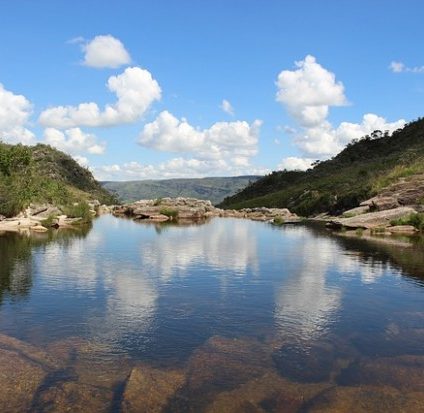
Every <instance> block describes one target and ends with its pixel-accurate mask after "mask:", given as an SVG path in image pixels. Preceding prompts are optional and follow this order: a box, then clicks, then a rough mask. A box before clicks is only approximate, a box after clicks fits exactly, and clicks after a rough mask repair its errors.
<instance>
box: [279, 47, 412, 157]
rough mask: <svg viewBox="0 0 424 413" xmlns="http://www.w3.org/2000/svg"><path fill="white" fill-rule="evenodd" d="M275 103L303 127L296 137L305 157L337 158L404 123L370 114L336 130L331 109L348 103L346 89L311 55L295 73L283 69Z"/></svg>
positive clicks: (300, 62)
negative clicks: (360, 141) (363, 139)
mask: <svg viewBox="0 0 424 413" xmlns="http://www.w3.org/2000/svg"><path fill="white" fill-rule="evenodd" d="M276 100H277V101H278V102H280V103H282V104H283V105H284V107H285V108H286V109H287V111H288V113H289V114H290V115H291V116H292V117H293V118H294V119H295V120H296V121H297V123H298V125H299V126H300V130H299V131H296V132H295V134H294V137H295V143H296V144H297V146H298V147H299V149H300V150H301V151H302V152H303V153H304V154H305V155H306V156H305V158H308V157H312V156H313V157H319V158H322V157H328V156H332V155H335V154H337V153H338V152H340V151H341V150H342V149H343V148H344V146H345V145H346V144H347V143H348V142H350V141H351V140H352V139H355V138H360V137H362V136H364V135H366V134H369V133H371V132H373V131H374V130H376V129H380V130H382V131H386V130H387V131H389V132H390V133H391V132H393V130H395V129H398V128H400V127H402V126H403V125H404V124H405V121H404V120H403V119H401V120H398V121H396V122H387V121H386V119H384V118H383V117H381V116H377V115H375V114H372V113H369V114H366V115H364V117H363V119H362V122H361V123H350V122H342V123H341V124H340V125H339V126H337V127H334V126H333V125H332V124H331V123H330V122H329V121H328V119H327V117H328V115H329V111H330V107H332V106H336V107H337V106H344V105H346V104H347V103H348V100H347V98H346V96H345V93H344V86H343V84H342V83H341V82H339V81H337V80H336V76H335V75H334V73H332V72H330V71H329V70H327V69H325V68H324V67H322V66H321V65H320V64H319V63H318V62H317V61H316V59H315V57H313V56H310V55H308V56H306V57H305V59H304V60H302V61H299V62H296V69H295V70H283V71H282V72H281V73H280V74H279V76H278V80H277V94H276ZM291 162H293V161H291Z"/></svg>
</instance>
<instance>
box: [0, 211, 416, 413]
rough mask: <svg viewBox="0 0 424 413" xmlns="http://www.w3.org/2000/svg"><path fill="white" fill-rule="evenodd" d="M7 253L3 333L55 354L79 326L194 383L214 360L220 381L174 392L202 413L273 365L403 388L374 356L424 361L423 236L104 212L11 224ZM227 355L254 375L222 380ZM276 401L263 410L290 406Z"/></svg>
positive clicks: (3, 242)
mask: <svg viewBox="0 0 424 413" xmlns="http://www.w3.org/2000/svg"><path fill="white" fill-rule="evenodd" d="M0 262H1V266H0V332H1V333H3V334H5V335H8V336H12V337H16V338H18V339H20V340H23V341H25V342H28V343H31V344H33V345H35V346H37V347H39V348H42V349H46V350H47V351H49V349H50V348H55V347H54V346H55V343H66V342H67V340H68V341H72V340H75V337H78V338H80V339H81V340H83V341H84V342H86V343H90V346H91V348H96V354H95V356H96V358H97V359H98V360H99V361H100V362H103V363H106V362H108V361H110V360H126V362H129V364H136V363H138V362H142V363H145V364H148V365H149V366H154V367H155V368H158V369H165V370H166V369H169V368H172V369H186V370H184V371H188V373H187V377H188V379H187V383H193V381H195V378H193V377H191V378H190V374H191V375H192V376H193V374H194V377H197V376H196V374H199V370H202V369H205V371H206V370H207V373H205V374H206V375H208V377H212V378H211V382H210V383H209V382H207V384H206V387H204V388H203V387H202V386H200V389H203V390H201V392H200V393H199V392H197V393H196V391H195V389H196V388H198V387H196V386H194V387H193V386H192V385H189V384H186V385H185V387H183V388H182V390H181V391H180V393H181V395H180V396H181V397H180V399H184V400H185V401H184V403H182V402H181V400H179V393H178V392H177V393H176V395H174V396H173V398H171V399H170V401H169V402H168V405H167V406H168V407H166V408H167V409H168V411H201V410H202V409H206V404H201V403H200V404H199V403H198V402H196V400H198V399H199V398H202V399H205V400H206V401H208V403H209V402H210V403H212V402H213V400H217V399H216V398H217V397H218V396H219V395H221V396H219V397H221V398H222V397H224V396H222V392H223V391H229V390H232V391H234V389H239V388H240V386H241V385H246V386H247V385H248V383H249V382H250V380H252V379H253V378H254V377H259V376H261V377H262V375H263V374H266V373H269V374H271V373H272V374H274V373H275V374H277V376H278V377H281V378H283V379H284V380H286V379H287V380H289V381H290V383H302V384H305V383H331V385H332V386H334V385H336V386H337V387H342V386H357V385H360V384H362V385H390V386H392V387H393V388H394V389H403V390H405V388H408V386H410V384H408V383H407V381H405V379H402V378H400V379H398V381H397V382H396V383H393V382H390V380H389V378H388V377H390V376H393V374H394V373H393V371H389V372H388V371H386V370H384V371H381V372H379V371H378V366H380V365H387V358H390V360H392V361H393V363H394V365H396V363H397V362H399V363H401V364H402V363H403V364H402V366H401V367H402V368H404V359H402V357H405V356H408V357H415V358H414V359H413V360H412V361H411V362H410V363H409V365H410V366H411V367H410V368H411V371H410V372H409V373H408V372H407V375H408V374H412V375H413V374H418V375H419V374H420V372H419V371H418V372H417V371H416V370H417V369H419V370H420V369H421V370H422V364H420V363H422V362H423V361H424V358H422V357H424V289H423V288H424V245H423V244H422V241H420V240H419V239H416V240H415V241H414V242H413V243H411V242H410V241H407V240H401V243H400V244H399V243H397V244H393V243H388V242H387V243H381V242H375V241H372V240H371V241H370V240H365V239H357V238H349V237H345V236H334V235H331V234H330V233H328V232H326V231H325V230H323V229H322V228H314V227H309V226H285V227H282V228H276V227H272V226H271V225H269V224H264V223H259V222H252V221H247V220H235V219H215V220H212V221H209V222H207V223H204V224H198V225H196V224H193V225H188V226H170V225H162V226H160V225H156V226H155V225H147V224H137V223H135V222H133V221H130V220H124V219H117V218H114V217H111V216H103V217H101V218H99V219H97V220H95V221H94V223H93V226H92V228H86V229H83V230H80V231H68V232H65V231H63V232H54V233H51V234H40V235H36V236H34V237H32V238H28V237H25V236H20V235H17V234H4V235H3V236H0ZM234 339H236V340H239V341H234ZM234 343H238V344H237V345H236V346H234ZM244 346H247V347H246V349H247V350H245V351H246V352H247V353H246V354H247V355H246V354H245V353H243V354H245V357H246V358H247V360H250V362H251V361H252V360H256V359H255V358H256V357H257V356H258V354H263V355H264V356H263V358H259V361H255V363H256V364H255V366H253V367H252V366H250V367H249V362H246V360H245V359H243V358H240V357H241V356H240V353H239V351H240V349H241V348H243V349H244V348H245V347H244ZM252 346H253V347H252ZM255 346H256V347H255ZM258 346H259V347H258ZM248 349H250V350H248ZM243 351H244V350H243ZM249 351H250V353H249ZM216 354H220V356H219V357H218V356H216ZM222 354H225V357H224V358H222ZM265 355H266V356H265ZM233 356H234V357H233ZM268 356H269V357H268ZM202 357H203V358H202ZM214 357H215V358H216V357H217V362H216V365H212V366H211V365H210V364H208V363H210V360H211V359H213V358H214ZM243 357H244V356H243ZM261 357H262V356H261ZM199 360H200V361H199ZM205 360H209V361H207V362H205ZM227 363H228V365H230V366H233V367H234V365H236V364H237V363H240V364H243V365H244V366H245V368H246V369H247V371H248V372H250V373H252V374H250V373H246V371H244V370H243V371H241V370H240V369H238V367H237V368H236V367H234V368H233V370H231V371H229V373H228V375H229V376H231V377H232V380H233V381H231V380H230V381H228V377H227V378H226V379H223V378H222V377H221V375H220V374H221V373H222V369H224V370H225V368H226V367H225V366H226V364H227ZM234 363H235V364H234ZM361 363H362V364H361ZM363 363H371V366H374V367H369V366H368V365H366V366H365V367H364V365H363ZM372 363H374V364H372ZM187 366H188V367H187ZM367 366H368V367H367ZM228 368H230V367H228ZM367 368H368V369H370V368H371V369H372V371H374V372H376V375H377V378H376V379H375V380H374V381H372V380H371V382H370V380H369V379H367V378H366V377H368V376H369V374H368V375H367V374H366V372H367V371H368V370H367ZM187 369H188V370H187ZM208 369H209V370H208ZM255 369H256V370H257V369H259V370H258V371H259V372H257V371H256V370H255ZM421 370H420V371H421ZM190 371H191V373H190ZM217 371H219V373H217ZM255 372H256V373H255ZM106 373H107V372H106ZM215 374H216V377H215V376H214V375H215ZM235 376H239V378H240V379H237V380H235V382H234V379H235ZM400 376H401V377H404V376H405V371H404V370H402V374H400ZM202 377H203V376H202ZM414 377H418V378H419V377H421V376H414ZM387 380H389V382H387ZM392 381H393V380H392ZM211 383H212V384H211ZM217 383H219V385H217ZM234 383H235V384H234ZM273 383H275V379H274V380H273ZM190 386H191V387H190ZM299 386H300V384H299ZM302 389H303V388H300V390H299V391H300V392H302V391H305V392H306V390H305V389H304V390H302ZM410 390H411V391H415V392H417V390H419V391H420V392H421V391H422V390H424V389H421V388H418V389H417V388H415V387H414V386H412V387H411V389H410ZM308 391H309V390H308ZM277 393H278V392H277ZM277 393H275V392H274V393H273V394H277ZM205 394H207V395H210V396H208V397H209V399H208V397H204V395H205ZM420 394H421V393H420ZM234 397H235V396H234ZM234 397H233V399H234ZM239 397H243V396H239ZM267 397H268V399H269V398H270V397H271V396H267ZM273 397H274V396H272V397H271V399H272V398H273ZM275 397H276V398H277V396H275ZM278 397H280V399H281V397H282V396H281V395H280V396H278ZM414 397H415V396H414ZM268 399H267V400H268ZM319 402H320V403H322V401H319ZM204 403H206V402H204ZM223 403H225V402H223ZM275 403H277V401H273V403H271V404H270V405H269V406H271V407H269V409H268V408H267V409H268V410H266V409H265V407H266V406H265V407H263V406H262V407H261V408H264V409H265V410H264V411H284V410H275V408H274V407H275V406H277V404H278V403H277V404H275ZM118 404H119V403H118ZM265 404H266V403H265ZM116 406H117V405H115V407H114V409H115V410H117V411H119V409H120V408H119V407H116ZM272 406H274V407H272ZM296 406H297V405H296ZM299 406H300V405H299ZM299 406H297V407H296V409H297V408H299V409H301V410H299V411H309V410H307V409H308V408H309V407H307V406H306V407H305V406H303V407H302V406H300V407H299ZM272 409H274V410H272ZM302 409H303V410H302ZM305 409H306V410H305ZM218 411H219V410H218ZM229 411H230V410H229ZM234 411H244V410H241V408H240V407H239V408H237V409H236V410H234ZM246 411H248V410H246ZM255 411H256V410H255ZM258 411H259V410H258ZM287 411H298V410H293V409H292V410H287ZM311 411H313V410H311ZM335 411H336V410H335ZM337 411H338V410H337ZM340 411H342V410H340Z"/></svg>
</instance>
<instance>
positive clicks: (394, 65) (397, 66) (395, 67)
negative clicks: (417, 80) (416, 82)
mask: <svg viewBox="0 0 424 413" xmlns="http://www.w3.org/2000/svg"><path fill="white" fill-rule="evenodd" d="M389 69H390V70H391V71H392V72H393V73H402V72H409V73H424V66H414V67H408V66H406V65H405V63H403V62H397V61H393V62H391V63H390V65H389Z"/></svg>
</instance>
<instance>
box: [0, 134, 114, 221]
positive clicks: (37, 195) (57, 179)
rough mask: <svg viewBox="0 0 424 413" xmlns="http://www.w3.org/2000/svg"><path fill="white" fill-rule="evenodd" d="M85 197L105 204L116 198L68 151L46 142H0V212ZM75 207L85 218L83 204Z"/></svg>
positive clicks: (13, 212)
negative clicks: (64, 151) (77, 207)
mask: <svg viewBox="0 0 424 413" xmlns="http://www.w3.org/2000/svg"><path fill="white" fill-rule="evenodd" d="M89 199H98V200H99V201H100V202H101V203H106V204H112V203H116V202H117V201H116V199H115V198H114V197H113V196H112V195H111V194H110V193H108V192H107V191H106V190H105V189H103V188H102V187H101V185H100V184H99V183H98V182H97V181H96V180H95V179H94V177H93V175H92V174H91V172H90V171H88V170H87V169H85V168H82V167H81V166H80V165H78V163H77V162H76V161H75V160H74V159H72V158H71V157H70V156H69V155H66V154H64V153H63V152H60V151H58V150H56V149H53V148H51V147H49V146H47V145H41V144H38V145H36V146H34V147H29V146H24V145H8V144H5V143H1V142H0V214H1V215H5V216H7V217H13V216H16V215H17V214H18V213H19V212H21V211H23V210H24V209H25V208H27V207H28V206H29V205H30V204H31V203H47V204H50V205H55V206H60V205H65V206H66V207H67V208H70V206H72V204H73V203H75V202H79V203H81V202H80V201H81V200H84V201H88V200H89ZM79 208H80V209H79V213H81V214H82V216H83V218H84V219H85V220H88V214H87V212H86V207H85V206H83V207H79ZM70 211H71V212H72V208H71V209H70ZM72 213H73V212H72Z"/></svg>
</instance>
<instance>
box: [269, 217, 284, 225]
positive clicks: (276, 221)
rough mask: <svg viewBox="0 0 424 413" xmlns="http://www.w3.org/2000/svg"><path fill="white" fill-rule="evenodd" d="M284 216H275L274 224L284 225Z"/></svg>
mask: <svg viewBox="0 0 424 413" xmlns="http://www.w3.org/2000/svg"><path fill="white" fill-rule="evenodd" d="M284 222H285V221H284V218H283V217H280V216H278V217H275V218H274V220H273V221H272V223H273V224H274V225H277V226H281V225H284Z"/></svg>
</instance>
